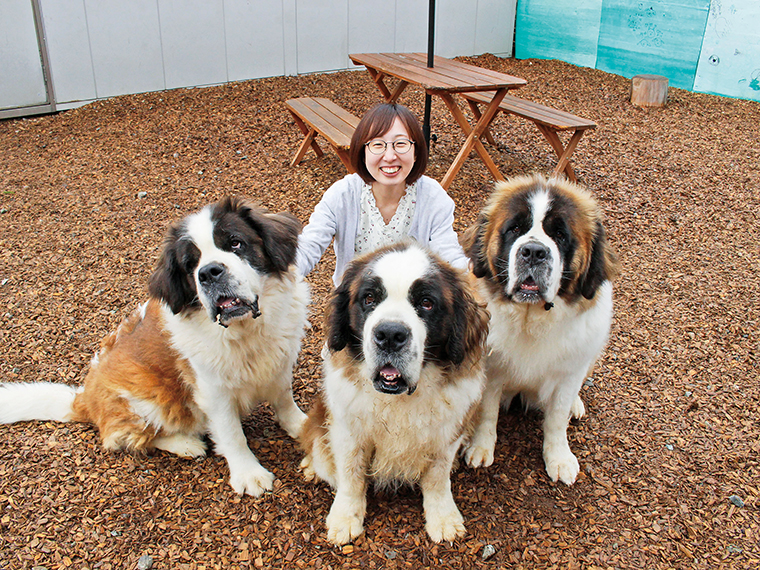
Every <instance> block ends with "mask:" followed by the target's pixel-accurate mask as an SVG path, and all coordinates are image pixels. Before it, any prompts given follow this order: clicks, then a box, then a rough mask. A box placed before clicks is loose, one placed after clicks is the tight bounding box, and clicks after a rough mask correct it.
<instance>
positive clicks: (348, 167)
mask: <svg viewBox="0 0 760 570" xmlns="http://www.w3.org/2000/svg"><path fill="white" fill-rule="evenodd" d="M335 152H336V153H337V154H338V158H340V161H341V162H342V163H343V166H345V167H346V170H348V173H349V174H353V173H354V172H356V171H355V170H354V167H353V166H351V161H350V160H349V158H348V152H346V151H345V150H341V149H339V148H336V149H335Z"/></svg>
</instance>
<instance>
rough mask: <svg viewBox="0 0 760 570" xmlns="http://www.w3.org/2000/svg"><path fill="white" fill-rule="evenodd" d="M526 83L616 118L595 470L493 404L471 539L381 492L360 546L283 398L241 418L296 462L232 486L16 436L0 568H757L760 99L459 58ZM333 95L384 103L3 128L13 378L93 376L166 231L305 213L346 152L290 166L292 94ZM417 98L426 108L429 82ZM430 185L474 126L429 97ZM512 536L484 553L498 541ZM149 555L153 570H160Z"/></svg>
mask: <svg viewBox="0 0 760 570" xmlns="http://www.w3.org/2000/svg"><path fill="white" fill-rule="evenodd" d="M463 60H465V61H469V62H472V63H475V64H477V65H480V66H483V67H488V68H492V69H496V70H499V71H504V72H507V73H510V74H513V75H517V76H520V77H523V78H525V79H527V81H528V85H527V86H526V87H524V88H523V89H521V90H520V93H519V95H521V96H523V97H525V98H529V99H532V100H535V101H539V102H542V103H544V104H548V105H551V106H554V107H557V108H560V109H563V110H566V111H569V112H572V113H575V114H577V115H580V116H583V117H586V118H590V119H592V120H594V121H596V122H597V124H598V128H597V129H596V130H595V131H591V132H590V134H589V135H587V136H586V137H584V139H583V140H582V141H581V143H580V145H579V147H578V149H577V151H576V152H575V155H574V164H575V168H576V172H577V173H578V176H579V179H580V181H581V182H582V183H584V184H585V185H587V186H588V188H590V190H591V191H592V192H593V193H594V194H595V195H596V196H597V198H598V200H599V201H600V203H601V205H602V208H603V210H604V212H605V216H606V224H607V231H608V234H609V236H610V240H611V242H612V244H613V246H614V248H615V249H616V250H617V252H618V254H619V256H620V258H621V261H622V266H623V272H622V275H621V277H620V278H619V279H618V281H617V282H616V292H615V310H616V314H615V319H614V323H613V329H612V333H611V338H610V342H609V345H608V348H607V350H606V352H605V354H604V357H603V359H602V361H601V363H600V365H599V366H598V367H597V369H596V372H595V374H594V375H593V377H592V378H591V379H590V380H588V381H587V382H586V386H585V387H584V389H583V391H582V397H583V399H584V401H585V403H586V407H587V409H588V412H589V413H588V416H587V417H585V418H584V419H583V420H581V421H580V422H577V423H574V424H573V425H571V426H570V428H569V430H568V434H569V439H570V444H571V447H572V448H573V450H574V452H575V453H576V454H577V456H578V458H579V460H580V463H581V474H580V476H579V480H578V481H577V482H576V483H575V485H573V486H572V487H566V486H565V485H563V484H561V483H560V484H552V483H551V482H550V481H549V479H548V477H547V476H546V474H545V472H544V469H543V461H542V458H541V425H540V421H541V417H540V414H539V413H537V412H531V411H529V412H523V411H522V410H521V409H512V410H510V411H509V412H508V413H506V414H502V417H501V419H500V421H499V439H498V443H497V447H496V461H495V463H494V465H493V466H492V467H490V468H487V469H479V470H472V469H468V468H465V467H460V468H458V469H457V470H456V471H455V472H454V473H453V474H452V485H453V489H454V496H455V499H456V501H457V503H458V505H459V507H460V509H461V511H462V513H463V515H464V517H465V521H466V525H467V536H466V538H464V539H463V540H461V541H457V542H455V543H453V544H448V543H446V544H438V545H437V544H434V543H432V542H431V541H430V540H429V539H428V537H427V535H426V534H425V530H424V523H423V516H422V506H421V496H420V493H419V491H418V490H417V489H402V490H401V491H400V492H399V493H398V494H395V495H388V494H377V495H374V494H373V495H372V496H371V497H370V501H369V506H368V512H367V518H366V532H365V534H364V535H362V536H361V537H360V538H359V539H358V540H357V541H356V542H355V543H354V544H353V545H351V546H349V547H345V548H341V549H337V548H334V547H332V546H330V544H329V543H328V542H327V541H326V539H325V526H324V521H325V516H326V515H327V511H328V509H329V507H330V504H331V501H332V493H331V491H330V490H329V488H328V487H327V486H326V485H324V484H313V483H306V482H305V481H304V480H303V477H302V476H301V474H300V472H299V470H298V463H299V461H300V459H301V457H300V453H299V451H298V450H297V448H296V446H295V444H294V442H293V441H292V440H291V439H290V438H289V437H288V436H287V435H286V434H285V432H284V431H283V430H281V429H280V428H279V427H278V426H277V425H276V423H275V422H274V420H273V416H272V414H271V412H270V410H269V408H268V407H267V406H266V405H263V406H261V407H260V408H259V409H257V410H256V412H255V413H254V414H253V415H252V416H251V417H250V418H248V419H247V420H246V423H245V429H246V433H247V435H248V440H249V444H250V446H251V448H252V449H253V450H254V452H255V453H256V455H257V456H258V457H259V458H260V460H261V462H262V463H263V464H264V465H265V466H266V467H267V468H269V469H271V470H272V471H273V472H274V473H275V474H276V475H277V477H278V482H277V484H276V489H275V491H274V492H272V493H269V494H266V495H265V496H263V497H261V498H258V499H254V498H251V497H239V496H237V495H235V494H234V492H233V491H232V489H231V488H230V486H229V484H228V483H227V476H228V471H227V467H226V465H225V463H224V461H223V460H222V458H220V457H218V456H214V455H212V456H209V457H207V458H204V459H200V460H197V461H188V460H183V459H178V458H176V457H174V456H170V455H168V454H165V453H162V452H160V453H157V454H155V455H153V456H150V457H132V456H129V455H125V454H113V453H108V452H106V451H104V450H103V449H102V447H101V446H100V444H99V438H98V434H97V432H96V430H95V429H94V428H93V427H92V426H88V425H81V424H57V423H27V424H17V425H11V426H0V570H10V569H21V568H24V569H33V568H36V569H41V568H46V569H48V570H54V569H59V568H76V569H81V568H88V569H95V568H101V569H104V570H108V569H117V568H119V569H121V568H130V569H132V568H137V567H138V560H139V559H140V558H141V557H147V556H149V557H150V558H151V560H152V565H153V568H156V569H198V570H201V569H213V568H225V569H226V568H242V569H246V568H333V569H337V568H378V569H379V568H457V569H460V568H465V569H467V568H569V569H574V568H589V569H591V568H600V569H606V568H648V569H654V568H658V569H659V568H662V569H665V568H710V569H714V568H750V567H758V565H760V515H759V514H758V507H760V502H759V500H758V495H759V494H760V490H759V488H760V469H759V468H758V454H759V453H760V420H758V409H759V407H760V385H759V383H758V373H757V368H758V354H760V332H759V329H758V319H759V318H760V303H759V302H758V291H759V290H760V287H759V285H760V283H759V281H760V278H759V277H758V275H759V274H760V250H759V247H760V246H759V245H758V244H760V230H759V228H760V220H759V219H758V207H759V206H760V166H759V165H760V143H759V142H758V141H760V104H758V103H757V102H750V101H742V100H735V99H728V98H724V97H717V96H711V95H703V94H696V93H690V92H686V91H683V90H679V89H673V88H671V89H670V94H669V96H670V99H669V102H668V104H667V106H666V107H664V108H661V109H644V108H638V107H635V106H632V105H631V104H630V103H629V88H630V81H629V80H628V79H625V78H622V77H619V76H614V75H610V74H607V73H604V72H602V71H598V70H594V69H587V68H580V67H574V66H572V65H569V64H565V63H562V62H557V61H538V60H524V61H518V60H514V59H499V58H496V57H493V56H490V55H484V56H480V57H477V58H463ZM301 95H312V96H325V97H329V98H331V99H333V100H334V101H335V102H337V103H339V104H341V105H342V106H344V107H345V108H347V109H348V110H350V111H352V112H353V113H354V114H356V115H361V114H362V113H363V112H364V111H366V110H367V109H368V108H369V107H370V106H371V105H372V104H374V103H376V102H379V101H380V94H379V92H378V91H377V89H376V88H375V86H374V85H373V84H372V82H371V81H370V78H369V76H368V74H367V73H366V72H365V71H363V70H356V71H347V72H341V73H333V74H320V75H312V76H302V77H277V78H271V79H263V80H256V81H248V82H241V83H236V84H231V85H224V86H218V87H210V88H204V89H189V90H184V89H183V90H176V91H171V92H163V93H150V94H144V95H133V96H124V97H116V98H113V99H109V100H107V101H103V102H97V103H93V104H90V105H87V106H84V107H81V108H79V109H76V110H72V111H67V112H63V113H60V114H57V115H51V116H43V117H36V118H30V119H18V120H6V121H0V191H1V192H2V195H1V196H0V321H1V322H2V326H1V328H0V335H1V339H0V351H1V352H2V357H1V358H0V378H1V379H2V381H36V380H46V381H55V382H66V383H71V384H76V383H79V382H81V380H82V379H83V377H84V374H85V372H86V369H87V366H88V363H89V359H90V357H91V355H92V353H93V351H94V350H95V349H96V348H97V346H98V343H99V340H100V338H101V337H102V336H104V335H105V334H106V333H107V332H109V331H111V330H112V329H113V328H114V327H115V326H116V325H117V324H118V323H119V321H120V320H121V319H122V317H124V316H125V315H126V314H128V312H130V311H131V310H132V309H133V308H134V307H135V306H136V305H137V304H138V303H140V302H141V301H143V300H144V299H145V295H146V281H147V277H148V275H149V274H150V272H151V270H152V267H153V266H154V263H155V261H156V258H157V252H158V247H159V244H160V241H161V237H162V234H163V232H164V231H165V229H166V226H167V225H168V224H169V223H170V222H171V221H173V220H175V219H178V218H180V217H181V216H183V215H185V214H187V213H189V212H192V211H194V210H196V209H198V208H199V207H201V206H203V205H205V204H207V203H209V202H211V201H213V200H216V199H218V198H220V197H222V196H224V195H226V194H228V193H237V194H242V195H244V196H247V197H250V198H252V199H255V200H257V201H259V202H260V203H262V204H263V205H264V206H266V207H268V208H270V209H272V210H290V211H291V212H293V213H294V214H295V215H296V216H298V217H299V218H300V219H301V220H302V221H303V222H306V221H307V219H308V216H309V214H310V212H311V211H312V209H313V208H314V206H315V204H316V203H317V201H318V200H319V198H320V196H321V194H322V193H323V192H324V190H325V189H327V188H328V186H329V185H330V184H331V183H332V182H333V181H335V180H337V179H338V178H339V177H342V176H343V175H344V169H343V166H342V165H341V163H340V161H339V160H338V158H337V156H336V155H335V154H334V153H332V152H330V151H328V152H326V154H325V156H324V157H323V158H321V159H316V158H315V157H314V155H313V153H311V152H310V153H309V154H308V155H307V160H306V161H305V162H304V163H302V164H301V165H299V166H297V167H291V166H290V164H289V163H290V158H291V156H292V155H293V153H294V152H295V150H296V148H297V146H298V144H299V142H300V139H301V135H300V132H299V131H298V129H297V128H296V126H295V124H294V123H293V121H292V119H291V118H290V116H289V115H288V113H287V111H286V110H285V107H284V106H283V101H284V100H286V99H288V98H290V97H296V96H301ZM401 102H402V103H405V104H407V105H408V106H410V107H411V108H412V109H413V110H414V111H415V112H416V113H417V114H418V115H419V116H421V115H422V102H423V95H422V93H421V92H420V91H419V90H415V89H412V88H409V89H407V91H406V92H405V93H404V95H403V96H402V98H401ZM432 129H433V133H434V134H435V135H436V136H437V142H435V143H434V144H433V146H432V153H431V165H430V168H429V170H428V174H430V175H431V176H433V177H435V178H437V179H439V180H440V179H441V178H442V176H443V174H444V173H445V171H446V168H447V167H448V165H449V164H450V163H451V161H452V160H453V158H454V156H455V154H456V152H457V150H458V148H459V146H460V145H461V142H462V136H461V134H460V132H459V131H458V130H457V129H456V128H455V125H454V122H453V119H452V118H451V117H450V115H449V113H448V111H447V109H446V108H445V107H444V106H443V105H442V104H441V103H440V102H439V101H434V104H433V125H432ZM494 135H495V138H496V142H497V143H498V147H497V148H496V149H491V153H492V155H493V157H494V159H495V161H496V162H497V164H498V165H499V167H500V169H501V171H502V173H504V174H505V175H507V176H510V175H518V174H524V173H530V172H533V171H541V172H548V171H550V170H551V169H552V168H553V166H554V163H555V162H554V155H553V153H552V151H551V149H550V147H549V145H548V144H547V143H546V142H545V141H544V140H543V138H542V137H541V136H540V134H539V133H538V131H537V130H536V129H535V127H534V126H533V125H532V124H530V123H527V122H525V121H522V120H518V119H515V118H507V117H503V116H502V117H499V118H498V119H497V121H496V123H495V127H494ZM491 186H492V179H491V178H490V176H489V174H488V172H487V171H486V169H485V168H484V167H483V165H482V163H481V162H480V160H479V159H478V158H477V156H476V155H475V154H474V153H473V155H472V156H471V157H470V159H469V160H468V161H467V163H466V164H465V166H464V168H463V169H462V171H461V172H460V174H459V175H458V177H457V178H456V179H455V181H454V183H453V185H452V187H451V188H450V194H451V196H452V197H453V198H454V200H455V201H456V204H457V222H456V227H455V229H456V230H457V231H459V232H461V231H463V230H464V229H465V228H466V227H467V225H468V224H470V223H471V222H472V221H473V220H474V218H475V216H476V214H477V212H478V210H479V209H480V208H481V206H482V205H483V203H484V200H485V199H486V197H487V196H488V194H489V191H490V188H491ZM331 272H332V261H331V257H330V256H329V255H328V256H327V257H326V259H325V260H324V261H323V262H322V263H321V264H320V266H319V267H318V268H317V270H316V271H315V272H313V273H312V274H311V275H310V276H309V280H310V282H311V283H312V285H313V297H314V299H313V310H312V321H313V325H314V326H313V328H312V329H311V330H310V331H309V333H308V335H307V338H306V341H305V343H304V347H303V351H302V354H301V357H300V359H299V362H298V365H297V367H296V370H295V373H294V376H295V392H296V399H297V401H298V402H299V404H300V405H301V406H302V407H303V408H304V409H306V408H308V407H309V403H310V401H311V400H312V399H313V397H314V394H315V391H316V389H317V386H318V384H319V381H320V364H319V348H320V347H321V344H322V342H323V329H322V323H321V319H322V310H323V307H324V301H325V298H326V295H327V294H328V291H329V285H330V279H329V277H330V275H331ZM489 545H490V547H492V548H493V550H495V553H494V554H492V555H491V556H490V557H489V558H487V560H484V552H486V553H487V552H489V551H491V548H486V547H488V546H489ZM147 561H148V559H147V558H143V559H142V567H143V568H145V567H147V565H148V564H146V562H147Z"/></svg>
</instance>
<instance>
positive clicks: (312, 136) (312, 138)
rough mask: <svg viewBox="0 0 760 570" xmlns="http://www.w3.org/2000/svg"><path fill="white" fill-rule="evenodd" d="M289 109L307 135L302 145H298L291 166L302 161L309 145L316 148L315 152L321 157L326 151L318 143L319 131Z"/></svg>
mask: <svg viewBox="0 0 760 570" xmlns="http://www.w3.org/2000/svg"><path fill="white" fill-rule="evenodd" d="M288 111H290V114H291V115H292V116H293V120H294V121H295V122H296V125H297V126H298V128H299V129H300V130H301V132H302V133H303V134H304V137H306V138H304V140H303V142H302V143H301V146H299V147H298V151H297V152H296V155H295V157H294V158H293V160H292V161H291V163H290V166H295V165H296V164H298V163H299V162H301V160H303V157H304V155H305V154H306V151H307V150H309V147H311V148H313V149H314V152H315V153H316V154H317V158H321V157H322V155H323V154H324V153H323V152H322V149H321V148H319V145H318V144H317V141H316V136H317V132H316V131H315V130H314V129H312V128H311V127H309V126H308V125H307V124H306V123H304V122H303V121H302V120H301V117H299V116H298V115H296V114H295V113H294V112H293V111H291V110H290V109H288Z"/></svg>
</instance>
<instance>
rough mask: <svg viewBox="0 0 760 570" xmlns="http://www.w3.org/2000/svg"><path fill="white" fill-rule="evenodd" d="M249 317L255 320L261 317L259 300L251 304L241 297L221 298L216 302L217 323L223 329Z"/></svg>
mask: <svg viewBox="0 0 760 570" xmlns="http://www.w3.org/2000/svg"><path fill="white" fill-rule="evenodd" d="M248 315H250V316H251V317H252V318H254V319H255V318H256V317H258V316H259V315H261V311H259V302H258V299H257V300H255V301H253V302H249V301H245V300H243V299H240V298H239V297H219V299H217V300H216V322H217V323H219V324H220V325H222V326H223V327H226V326H228V325H229V324H230V323H231V322H232V321H234V320H235V319H242V318H244V317H247V316H248Z"/></svg>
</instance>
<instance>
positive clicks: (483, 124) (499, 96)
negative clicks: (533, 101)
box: [436, 89, 507, 189]
mask: <svg viewBox="0 0 760 570" xmlns="http://www.w3.org/2000/svg"><path fill="white" fill-rule="evenodd" d="M436 94H437V95H440V97H441V98H442V99H443V102H444V103H446V106H447V107H448V108H449V111H451V114H452V115H453V116H454V119H455V120H456V122H457V123H459V126H460V127H461V128H462V130H463V131H464V134H465V135H467V140H465V142H464V144H463V145H462V148H461V149H460V150H459V154H457V157H456V158H455V159H454V162H453V163H452V165H451V166H450V167H449V169H448V171H447V172H446V175H445V176H444V177H443V180H442V181H441V186H443V187H444V188H446V189H448V187H449V186H450V185H451V182H452V180H454V177H455V176H456V175H457V173H458V172H459V169H460V168H462V164H464V161H465V160H466V159H467V156H468V155H469V154H470V151H471V150H472V149H473V148H474V149H475V150H476V151H477V153H478V155H480V158H481V160H483V163H484V164H485V165H486V168H488V170H489V171H490V172H491V174H492V175H493V177H494V178H495V179H496V180H500V181H503V180H504V176H503V175H502V174H501V172H499V168H498V167H497V166H496V163H495V162H494V161H493V159H492V158H491V155H490V154H488V151H487V150H486V147H484V146H483V143H482V142H480V137H481V135H482V134H483V133H484V132H485V130H486V128H487V127H488V125H489V124H490V123H491V121H492V120H493V118H494V115H496V112H497V111H498V110H499V104H501V102H502V100H503V99H504V95H506V94H507V90H506V89H499V90H498V91H497V92H496V93H495V94H494V96H493V99H492V100H491V104H490V105H488V108H487V109H486V111H485V113H483V114H482V115H481V117H480V119H479V120H478V122H477V124H476V125H475V127H474V128H473V127H471V126H470V123H468V122H467V117H465V116H464V113H462V110H461V109H460V108H459V106H458V105H457V104H456V101H454V98H453V97H452V96H451V94H449V93H436Z"/></svg>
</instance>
